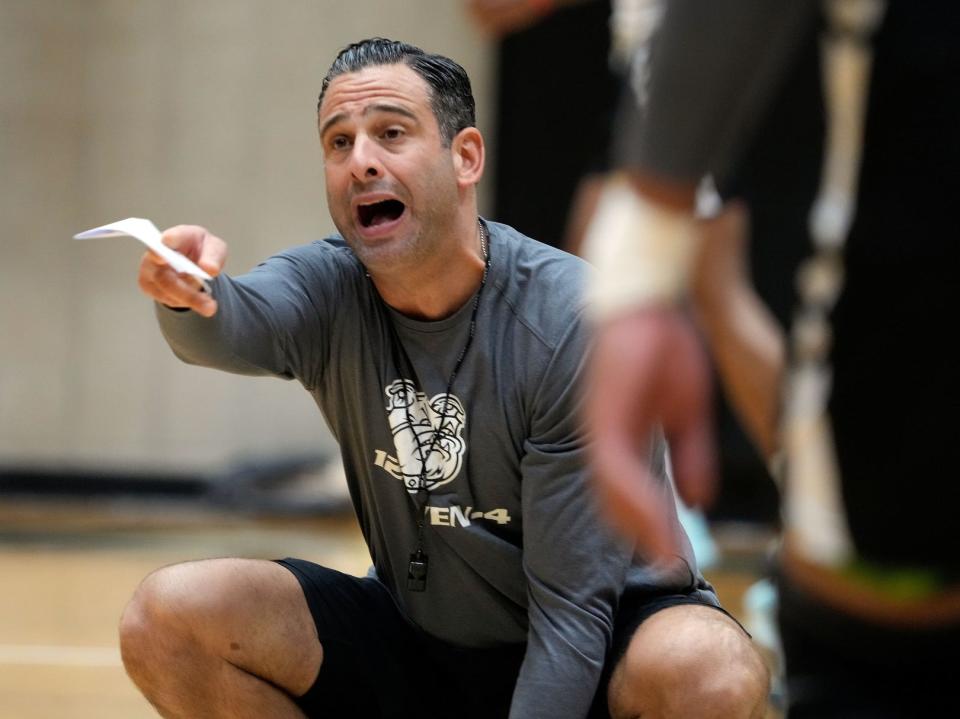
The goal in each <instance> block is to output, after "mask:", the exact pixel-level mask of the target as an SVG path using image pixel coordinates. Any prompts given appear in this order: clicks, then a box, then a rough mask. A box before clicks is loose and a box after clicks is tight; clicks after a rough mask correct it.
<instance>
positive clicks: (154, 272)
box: [139, 225, 227, 317]
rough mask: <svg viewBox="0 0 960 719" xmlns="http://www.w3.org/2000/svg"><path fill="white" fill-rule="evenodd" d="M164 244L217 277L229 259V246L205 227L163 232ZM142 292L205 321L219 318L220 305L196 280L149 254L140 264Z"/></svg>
mask: <svg viewBox="0 0 960 719" xmlns="http://www.w3.org/2000/svg"><path fill="white" fill-rule="evenodd" d="M162 239H163V244H165V245H166V246H167V247H170V248H171V249H174V250H176V251H177V252H179V253H180V254H182V255H186V256H187V257H189V258H190V259H191V260H193V261H194V262H195V263H196V264H197V265H199V266H200V268H201V269H203V270H205V271H206V272H208V273H209V274H210V275H212V276H214V277H216V276H217V275H219V274H220V270H221V269H223V265H224V263H225V262H226V259H227V243H225V242H224V241H223V240H221V239H220V238H219V237H216V236H215V235H211V234H210V233H209V232H207V231H206V230H205V229H204V228H203V227H198V226H196V225H177V226H176V227H171V228H170V229H168V230H164V232H163V238H162ZM139 283H140V289H141V290H143V292H144V294H146V295H147V296H148V297H151V298H153V299H154V300H156V301H157V302H160V303H162V304H165V305H167V306H168V307H178V308H180V307H185V308H189V309H191V310H193V311H194V312H196V313H198V314H200V315H203V316H204V317H212V316H213V315H214V314H216V311H217V303H216V301H215V300H214V299H213V298H212V297H211V296H210V295H209V294H207V293H206V292H204V291H203V290H202V289H201V287H200V286H199V284H198V283H197V281H196V279H194V278H193V277H191V276H189V275H183V274H180V273H178V272H176V271H174V270H173V268H171V267H170V265H168V264H167V263H166V261H165V260H164V259H163V258H162V257H160V256H159V255H157V254H154V253H153V252H150V251H149V250H148V251H147V252H146V253H145V254H144V255H143V259H142V260H141V261H140V277H139Z"/></svg>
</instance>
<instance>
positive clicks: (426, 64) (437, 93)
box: [317, 37, 476, 145]
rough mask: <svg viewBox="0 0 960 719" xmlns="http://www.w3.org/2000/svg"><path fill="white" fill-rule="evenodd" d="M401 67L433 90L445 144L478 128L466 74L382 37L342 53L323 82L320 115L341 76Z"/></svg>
mask: <svg viewBox="0 0 960 719" xmlns="http://www.w3.org/2000/svg"><path fill="white" fill-rule="evenodd" d="M399 63H403V64H405V65H407V66H408V67H410V68H411V69H412V70H414V71H415V72H416V73H417V74H418V75H419V76H420V77H422V78H423V79H424V80H425V81H426V83H427V85H428V86H429V88H430V107H431V109H432V110H433V114H434V117H436V118H437V124H438V125H439V126H440V137H441V138H442V139H443V142H444V144H446V145H449V144H450V142H451V140H453V137H454V135H456V134H457V133H458V132H460V130H462V129H463V128H465V127H473V126H474V125H476V105H475V103H474V101H473V93H472V91H471V89H470V78H469V77H467V72H466V70H464V69H463V68H462V67H460V65H458V64H457V63H455V62H454V61H453V60H451V59H450V58H448V57H444V56H443V55H434V54H432V53H427V52H424V51H423V50H421V49H420V48H419V47H414V46H413V45H408V44H407V43H405V42H398V41H397V40H387V39H385V38H382V37H373V38H368V39H366V40H360V41H359V42H355V43H352V44H350V45H347V46H346V47H345V48H343V50H341V51H340V53H339V54H338V55H337V57H336V59H335V60H334V61H333V64H332V65H331V66H330V69H329V70H328V71H327V76H326V77H325V78H323V84H322V85H321V86H320V98H319V99H318V100H317V112H320V105H322V104H323V96H324V94H326V92H327V87H328V86H329V85H330V81H331V80H333V78H335V77H337V76H338V75H343V74H344V73H347V72H357V71H358V70H362V69H363V68H365V67H373V66H377V65H396V64H399Z"/></svg>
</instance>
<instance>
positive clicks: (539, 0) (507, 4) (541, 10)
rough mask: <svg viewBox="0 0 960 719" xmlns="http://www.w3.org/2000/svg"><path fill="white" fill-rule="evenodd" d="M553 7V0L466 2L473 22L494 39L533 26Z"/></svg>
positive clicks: (470, 0) (469, 0)
mask: <svg viewBox="0 0 960 719" xmlns="http://www.w3.org/2000/svg"><path fill="white" fill-rule="evenodd" d="M555 5H556V2H555V0H467V10H468V11H469V13H470V15H471V16H472V17H473V20H474V22H475V23H476V24H477V25H479V26H480V29H481V30H483V31H484V32H486V33H489V34H490V35H493V36H494V37H502V36H504V35H509V34H510V33H512V32H517V31H518V30H522V29H524V28H525V27H529V26H530V25H533V24H534V23H535V22H537V20H539V19H540V18H541V17H543V16H545V15H547V14H549V13H550V12H551V11H552V10H553V8H554V6H555Z"/></svg>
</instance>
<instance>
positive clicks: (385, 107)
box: [320, 102, 419, 137]
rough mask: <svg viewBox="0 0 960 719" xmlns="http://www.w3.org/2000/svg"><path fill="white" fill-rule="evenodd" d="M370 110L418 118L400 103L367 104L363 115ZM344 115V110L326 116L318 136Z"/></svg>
mask: <svg viewBox="0 0 960 719" xmlns="http://www.w3.org/2000/svg"><path fill="white" fill-rule="evenodd" d="M371 112H389V113H393V114H396V115H403V116H404V117H407V118H410V119H411V120H418V119H419V118H418V117H417V116H416V114H414V113H413V112H412V111H410V110H408V109H407V108H405V107H402V106H401V105H391V104H389V103H382V102H378V103H377V104H375V105H367V107H365V108H364V109H363V114H364V115H365V116H366V115H369V114H370V113H371ZM346 117H347V113H345V112H338V113H337V114H336V115H333V116H332V117H328V118H327V120H326V122H324V123H323V125H321V126H320V137H323V136H324V135H325V134H326V132H327V130H329V129H330V128H331V127H332V126H333V125H336V124H337V123H338V122H340V121H341V120H343V119H345V118H346Z"/></svg>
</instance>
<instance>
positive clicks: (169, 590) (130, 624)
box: [119, 559, 238, 678]
mask: <svg viewBox="0 0 960 719" xmlns="http://www.w3.org/2000/svg"><path fill="white" fill-rule="evenodd" d="M236 561H238V560H229V559H223V560H208V561H200V562H186V563H183V564H175V565H172V566H169V567H164V568H162V569H158V570H157V571H155V572H152V573H151V574H149V575H148V576H147V577H146V578H145V579H144V580H143V581H142V582H141V583H140V586H139V587H137V590H136V591H135V592H134V595H133V597H132V598H131V599H130V602H129V603H128V604H127V606H126V608H125V609H124V611H123V615H122V616H121V618H120V628H119V631H120V652H121V656H122V657H123V662H124V665H125V666H126V667H127V670H128V671H129V672H130V673H131V675H135V674H140V673H142V671H143V670H144V669H145V667H146V665H148V664H151V663H159V662H162V660H163V659H165V658H169V655H171V654H177V655H181V656H182V655H184V654H190V653H199V652H205V651H207V652H209V651H212V650H213V648H212V647H209V646H207V645H208V644H209V637H211V636H215V635H216V633H217V628H218V626H219V625H221V624H223V623H224V622H225V621H228V614H229V608H230V601H229V596H230V593H229V592H227V591H224V587H223V575H224V574H225V573H229V572H230V570H231V567H230V566H229V565H230V564H231V563H234V562H236ZM135 678H136V677H135Z"/></svg>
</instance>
